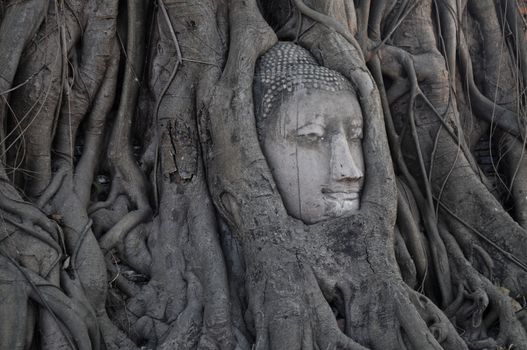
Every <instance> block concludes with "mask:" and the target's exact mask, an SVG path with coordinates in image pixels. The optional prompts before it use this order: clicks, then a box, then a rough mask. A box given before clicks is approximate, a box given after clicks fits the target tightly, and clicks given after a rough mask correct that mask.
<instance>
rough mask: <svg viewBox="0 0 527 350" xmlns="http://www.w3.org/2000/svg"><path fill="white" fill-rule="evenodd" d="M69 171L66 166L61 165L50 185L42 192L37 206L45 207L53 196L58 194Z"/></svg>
mask: <svg viewBox="0 0 527 350" xmlns="http://www.w3.org/2000/svg"><path fill="white" fill-rule="evenodd" d="M67 172H68V170H67V169H66V168H64V167H61V168H60V169H59V171H57V172H56V173H55V175H54V176H53V179H51V182H50V183H49V185H48V187H47V188H46V189H45V190H44V192H42V194H41V195H40V197H39V198H38V200H37V202H36V203H35V204H36V205H37V207H39V208H44V206H45V205H46V204H47V203H48V202H49V201H50V200H51V198H53V196H55V194H57V192H58V191H59V189H60V187H61V186H62V183H63V182H64V179H65V178H66V174H67Z"/></svg>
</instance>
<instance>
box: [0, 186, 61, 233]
mask: <svg viewBox="0 0 527 350" xmlns="http://www.w3.org/2000/svg"><path fill="white" fill-rule="evenodd" d="M0 209H2V210H5V211H6V212H8V213H11V214H13V215H15V216H18V217H19V218H20V219H21V220H22V222H26V223H32V224H34V225H37V226H39V227H41V228H42V229H43V230H44V231H45V232H47V233H48V234H49V235H50V236H51V238H52V239H53V240H54V241H56V242H57V241H61V237H60V235H59V233H60V232H59V229H58V227H57V224H56V223H55V222H54V221H53V220H50V219H48V217H47V216H46V215H45V214H44V213H43V212H41V211H40V210H39V209H37V208H36V207H34V206H33V205H31V204H29V203H27V202H24V201H22V200H15V199H11V198H9V197H7V196H5V195H4V194H3V193H1V192H0ZM46 240H47V239H46Z"/></svg>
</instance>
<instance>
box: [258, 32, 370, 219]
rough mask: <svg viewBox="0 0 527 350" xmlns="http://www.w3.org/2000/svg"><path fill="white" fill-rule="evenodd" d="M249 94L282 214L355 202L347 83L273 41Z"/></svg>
mask: <svg viewBox="0 0 527 350" xmlns="http://www.w3.org/2000/svg"><path fill="white" fill-rule="evenodd" d="M254 95H255V106H257V107H256V118H257V126H258V130H259V136H260V143H261V146H262V150H263V152H264V155H265V156H266V158H267V161H268V164H269V166H270V168H271V171H272V173H273V176H274V178H275V182H276V184H277V186H278V189H279V192H280V194H281V196H282V199H283V201H284V204H285V206H286V208H287V210H288V212H289V214H290V215H292V216H293V217H295V218H298V219H301V220H303V221H304V222H306V223H316V222H319V221H322V220H325V219H328V218H331V217H338V216H341V215H344V214H346V213H349V212H351V211H355V210H357V209H358V208H359V206H360V192H361V190H362V186H363V177H364V160H363V152H362V126H363V125H362V113H361V108H360V105H359V103H358V101H357V98H356V95H355V91H354V89H353V86H352V85H351V83H350V82H349V81H348V80H347V79H346V78H345V77H343V76H342V75H340V74H339V73H337V72H335V71H333V70H330V69H327V68H325V67H322V66H320V65H318V64H317V62H316V61H315V59H314V58H313V57H312V56H311V54H310V53H309V52H307V51H306V50H304V49H303V48H301V47H299V46H297V45H295V44H292V43H287V42H280V43H278V44H277V45H275V46H274V47H273V48H272V49H270V50H269V51H268V52H267V53H266V54H265V55H263V56H262V57H261V58H260V60H259V62H258V65H257V69H256V77H255V90H254Z"/></svg>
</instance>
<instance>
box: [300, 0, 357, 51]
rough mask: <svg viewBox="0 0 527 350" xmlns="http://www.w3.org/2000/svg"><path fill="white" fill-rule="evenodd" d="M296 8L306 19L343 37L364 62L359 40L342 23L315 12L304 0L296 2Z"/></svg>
mask: <svg viewBox="0 0 527 350" xmlns="http://www.w3.org/2000/svg"><path fill="white" fill-rule="evenodd" d="M294 3H295V6H296V7H297V8H298V11H300V13H301V14H303V15H304V16H306V17H309V18H311V19H312V20H314V21H315V22H319V23H321V24H323V25H325V26H326V27H328V28H330V29H333V30H334V31H335V32H337V33H339V34H340V35H342V36H343V37H344V38H345V39H346V40H347V41H348V42H349V43H350V44H351V45H353V46H354V47H355V49H356V50H357V53H359V54H361V59H362V60H363V61H364V57H363V56H362V53H363V51H362V49H361V47H360V45H359V43H358V42H357V39H355V37H354V36H353V35H351V33H350V32H349V30H348V29H346V28H345V27H344V26H343V25H342V24H341V23H339V22H337V21H336V20H335V19H334V18H333V17H330V16H327V15H325V14H323V13H320V12H318V11H315V10H313V9H312V8H310V7H309V6H307V5H306V4H304V2H303V1H302V0H294Z"/></svg>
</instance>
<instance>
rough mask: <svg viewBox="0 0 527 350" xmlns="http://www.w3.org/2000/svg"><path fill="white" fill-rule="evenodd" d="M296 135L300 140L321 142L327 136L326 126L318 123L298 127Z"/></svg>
mask: <svg viewBox="0 0 527 350" xmlns="http://www.w3.org/2000/svg"><path fill="white" fill-rule="evenodd" d="M296 137H297V138H298V139H299V140H300V141H306V142H319V141H323V140H324V137H325V130H324V127H323V126H321V125H318V124H308V125H305V126H302V127H300V128H298V130H297V133H296Z"/></svg>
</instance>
